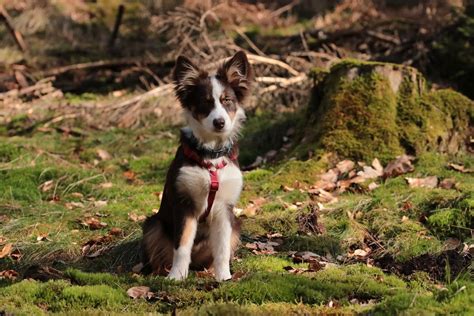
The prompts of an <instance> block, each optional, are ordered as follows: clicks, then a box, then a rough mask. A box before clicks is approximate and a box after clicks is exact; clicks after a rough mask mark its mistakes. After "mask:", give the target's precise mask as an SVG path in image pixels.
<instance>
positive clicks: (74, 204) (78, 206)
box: [64, 202, 84, 210]
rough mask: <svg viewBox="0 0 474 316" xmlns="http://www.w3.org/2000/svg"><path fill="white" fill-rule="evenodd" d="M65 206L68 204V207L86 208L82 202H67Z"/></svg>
mask: <svg viewBox="0 0 474 316" xmlns="http://www.w3.org/2000/svg"><path fill="white" fill-rule="evenodd" d="M64 206H66V208H67V209H69V210H72V209H74V208H84V203H82V202H68V203H65V204H64Z"/></svg>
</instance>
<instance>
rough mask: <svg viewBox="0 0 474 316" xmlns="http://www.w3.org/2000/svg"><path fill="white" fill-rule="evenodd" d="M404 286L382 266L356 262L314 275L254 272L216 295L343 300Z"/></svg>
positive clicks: (251, 300) (317, 301)
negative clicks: (379, 267)
mask: <svg viewBox="0 0 474 316" xmlns="http://www.w3.org/2000/svg"><path fill="white" fill-rule="evenodd" d="M405 288H406V285H405V283H404V282H403V281H401V280H400V279H398V278H397V277H395V276H386V275H384V274H383V273H382V272H381V271H380V270H379V269H375V268H368V267H366V266H362V265H353V266H347V267H342V268H327V269H325V270H323V271H320V272H318V273H316V274H314V276H313V277H312V278H311V279H310V278H307V277H304V276H299V275H291V274H287V273H286V274H277V273H259V274H254V275H251V276H249V277H246V278H244V279H242V280H241V281H240V282H239V283H229V284H224V285H223V286H222V287H221V288H220V289H219V291H217V293H216V294H215V295H216V296H217V297H218V298H223V299H226V300H233V301H236V302H239V303H257V304H261V303H263V302H303V303H306V304H321V303H325V302H327V301H328V300H329V299H337V300H340V301H341V302H342V303H343V304H344V303H347V302H348V300H349V298H353V297H357V298H359V299H378V298H381V297H383V296H384V295H390V294H393V293H397V292H398V291H403V290H404V289H405Z"/></svg>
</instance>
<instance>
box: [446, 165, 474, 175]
mask: <svg viewBox="0 0 474 316" xmlns="http://www.w3.org/2000/svg"><path fill="white" fill-rule="evenodd" d="M448 167H449V168H450V169H453V170H456V171H459V172H462V173H471V172H474V169H471V168H466V167H465V166H463V165H458V164H455V163H450V164H448Z"/></svg>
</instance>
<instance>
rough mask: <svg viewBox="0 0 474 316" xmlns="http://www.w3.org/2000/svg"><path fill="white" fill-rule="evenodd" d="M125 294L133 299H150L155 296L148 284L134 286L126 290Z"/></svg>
mask: <svg viewBox="0 0 474 316" xmlns="http://www.w3.org/2000/svg"><path fill="white" fill-rule="evenodd" d="M127 295H128V296H130V297H131V298H133V299H137V298H144V299H151V298H153V297H154V296H155V293H153V292H151V291H150V288H149V287H148V286H134V287H131V288H129V289H128V290H127Z"/></svg>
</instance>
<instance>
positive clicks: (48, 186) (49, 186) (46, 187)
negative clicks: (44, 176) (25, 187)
mask: <svg viewBox="0 0 474 316" xmlns="http://www.w3.org/2000/svg"><path fill="white" fill-rule="evenodd" d="M52 188H54V181H53V180H49V181H46V182H45V183H43V184H41V185H40V186H39V189H40V190H41V191H42V192H48V191H49V190H51V189H52Z"/></svg>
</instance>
